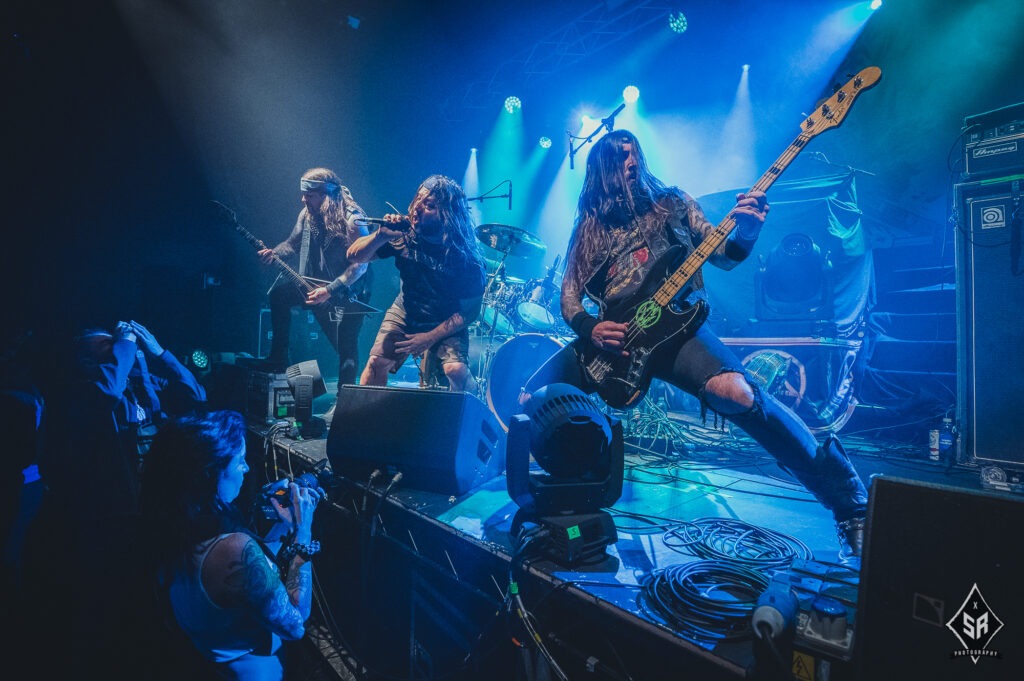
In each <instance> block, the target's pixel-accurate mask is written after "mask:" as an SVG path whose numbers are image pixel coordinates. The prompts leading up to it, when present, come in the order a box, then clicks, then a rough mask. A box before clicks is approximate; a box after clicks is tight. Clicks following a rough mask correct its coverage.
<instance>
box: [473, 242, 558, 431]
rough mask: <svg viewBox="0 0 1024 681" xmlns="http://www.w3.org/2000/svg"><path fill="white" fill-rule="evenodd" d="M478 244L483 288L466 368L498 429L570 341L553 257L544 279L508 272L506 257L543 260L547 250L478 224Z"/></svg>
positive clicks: (533, 243) (556, 262)
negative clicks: (536, 374)
mask: <svg viewBox="0 0 1024 681" xmlns="http://www.w3.org/2000/svg"><path fill="white" fill-rule="evenodd" d="M476 236H477V239H479V241H480V242H481V243H482V244H483V245H484V246H485V247H486V249H485V256H491V255H493V256H494V257H487V258H486V261H487V285H486V287H485V289H484V296H483V306H482V308H481V310H480V316H479V318H478V319H477V321H476V322H475V323H474V324H473V325H472V327H470V369H471V370H472V371H473V375H474V376H475V377H476V379H477V383H478V385H479V386H480V389H481V393H482V395H481V396H482V397H484V398H485V399H486V402H487V405H488V406H489V407H490V409H491V411H493V412H494V414H495V416H497V418H498V421H499V422H500V423H501V426H502V427H503V428H505V429H507V428H508V423H509V420H510V418H511V416H512V415H513V414H515V413H516V411H517V409H518V406H519V404H518V399H519V393H520V390H521V388H522V386H523V385H525V383H526V381H527V379H529V378H530V376H532V375H533V373H534V372H535V371H536V370H537V369H539V368H540V367H541V365H542V364H544V362H546V361H547V360H548V359H549V358H550V357H551V356H552V355H554V354H555V352H557V351H558V350H559V349H560V348H561V347H563V346H564V345H565V343H566V342H567V339H568V338H570V337H571V336H572V332H571V331H570V330H569V327H568V326H567V325H566V324H565V322H564V321H562V315H561V311H560V301H561V296H560V291H561V276H560V273H559V272H558V258H557V257H556V258H555V262H554V264H553V265H551V266H550V267H548V268H547V272H546V274H545V276H543V277H541V278H538V279H529V280H526V279H522V278H520V277H516V276H513V275H511V274H509V273H508V258H509V257H510V256H511V257H513V258H517V259H525V260H535V259H536V258H542V257H543V256H544V254H545V253H546V252H547V246H546V245H545V244H544V242H543V241H541V240H540V238H538V237H537V236H535V235H533V234H530V233H529V232H527V231H525V230H523V229H520V228H518V227H512V226H510V225H500V224H483V225H480V226H478V227H477V228H476Z"/></svg>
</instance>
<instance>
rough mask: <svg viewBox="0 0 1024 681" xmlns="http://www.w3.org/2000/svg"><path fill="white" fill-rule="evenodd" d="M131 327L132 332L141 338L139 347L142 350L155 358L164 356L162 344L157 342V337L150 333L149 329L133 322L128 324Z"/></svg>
mask: <svg viewBox="0 0 1024 681" xmlns="http://www.w3.org/2000/svg"><path fill="white" fill-rule="evenodd" d="M128 324H129V325H131V328H132V331H134V332H135V335H136V336H138V337H139V341H138V342H139V345H140V346H142V349H143V350H145V351H146V352H148V353H149V354H150V355H152V356H153V357H159V356H160V355H162V354H164V349H163V348H162V347H160V343H158V342H157V340H156V336H154V335H153V334H152V333H150V332H149V329H147V328H146V327H144V326H143V325H142V324H139V323H138V322H137V321H135V320H132V321H130V322H128Z"/></svg>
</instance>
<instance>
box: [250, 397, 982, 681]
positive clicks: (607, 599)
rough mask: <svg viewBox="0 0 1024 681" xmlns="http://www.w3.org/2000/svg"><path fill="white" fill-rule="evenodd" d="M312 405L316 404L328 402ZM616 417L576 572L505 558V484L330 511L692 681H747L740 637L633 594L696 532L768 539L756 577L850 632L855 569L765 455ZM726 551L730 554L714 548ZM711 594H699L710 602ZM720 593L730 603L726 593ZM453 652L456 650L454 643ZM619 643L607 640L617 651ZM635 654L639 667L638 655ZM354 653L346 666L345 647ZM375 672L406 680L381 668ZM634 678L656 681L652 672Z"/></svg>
mask: <svg viewBox="0 0 1024 681" xmlns="http://www.w3.org/2000/svg"><path fill="white" fill-rule="evenodd" d="M332 394H333V391H329V392H328V395H332ZM320 403H321V402H318V406H319V404H320ZM323 404H326V405H327V406H329V404H330V402H329V401H325V402H323ZM623 419H624V420H623V423H624V425H625V430H626V435H627V440H626V451H625V473H624V483H623V491H622V495H621V497H620V498H619V500H618V501H617V502H616V503H615V504H614V505H613V506H612V507H611V508H610V509H608V510H609V512H610V513H611V515H612V517H613V519H614V524H615V527H616V531H617V534H618V540H617V542H616V543H614V544H612V545H610V546H608V547H607V550H606V553H605V555H603V556H599V557H598V558H597V559H595V560H592V561H589V562H587V563H586V564H581V565H574V566H572V567H568V566H566V565H565V564H560V563H559V562H556V561H551V560H550V559H549V557H547V556H538V555H531V556H526V557H524V556H521V555H519V554H517V549H516V541H515V537H514V536H513V535H512V531H513V522H514V519H515V516H516V512H517V510H518V509H517V506H516V505H515V504H514V503H513V502H512V501H511V499H510V497H509V494H508V491H507V489H506V480H505V476H504V475H499V476H498V477H496V478H494V479H492V480H490V481H488V482H486V483H485V484H483V485H481V486H479V487H477V488H475V489H473V490H471V491H469V492H468V493H466V494H463V495H460V496H451V495H445V494H439V493H436V492H430V491H422V490H416V489H411V488H409V487H408V486H404V485H403V484H402V483H399V484H397V485H395V486H394V487H393V488H392V489H391V491H390V492H389V494H388V495H387V498H386V500H384V501H383V502H380V499H379V497H380V492H381V488H382V485H379V484H378V485H376V486H371V488H370V489H369V491H368V490H367V485H366V481H365V480H347V481H344V483H343V487H344V491H343V492H340V493H338V494H337V498H336V499H335V503H336V504H337V505H338V507H339V510H340V511H342V512H343V513H346V514H348V515H349V516H351V517H353V518H361V520H360V522H362V523H363V524H364V525H365V524H366V522H367V521H366V519H367V517H368V514H367V512H366V508H367V500H369V509H370V512H371V514H372V515H374V517H375V519H374V520H372V521H370V522H371V523H372V524H373V525H374V527H375V529H374V530H373V532H375V533H376V536H386V537H388V538H390V539H391V540H393V541H396V542H398V543H399V544H401V545H402V546H403V549H404V551H405V552H406V553H407V554H412V555H414V556H415V557H416V559H417V560H421V559H422V560H426V561H429V562H431V563H433V564H435V565H434V568H436V569H438V570H440V571H441V572H442V573H447V575H448V577H450V578H451V579H452V580H453V584H457V585H460V588H461V587H463V586H465V587H467V588H471V589H472V590H473V591H474V592H475V593H476V594H477V595H480V596H482V597H483V598H485V599H491V600H492V601H493V604H498V603H501V602H502V601H503V600H505V597H506V596H507V594H508V591H507V589H508V584H509V576H508V566H509V565H510V564H512V565H515V567H516V568H517V569H521V570H522V573H523V575H524V578H526V577H528V578H530V579H532V580H533V581H534V582H535V586H534V588H533V589H532V590H531V593H532V594H533V597H534V598H539V600H541V601H544V600H545V599H546V598H547V596H546V595H544V594H549V593H551V592H555V591H557V592H561V593H564V594H567V595H571V596H572V597H573V598H575V599H576V603H578V604H583V603H585V604H586V605H587V607H588V608H591V609H593V608H596V609H597V610H599V611H600V617H601V618H603V619H605V620H606V621H607V626H606V627H605V628H606V629H607V631H616V630H618V631H625V630H630V631H631V632H632V633H631V636H630V637H629V639H630V640H632V641H635V640H639V639H644V638H649V639H652V640H653V639H658V645H660V646H661V647H662V648H665V647H666V646H667V648H668V649H671V650H672V651H673V654H678V656H679V658H678V659H679V660H680V661H681V663H689V662H690V661H693V662H695V663H696V662H700V663H701V664H702V667H706V671H705V674H708V676H705V677H704V678H742V677H746V676H750V675H751V670H752V669H753V665H754V663H755V657H756V655H755V650H754V645H753V641H752V638H751V637H750V636H749V632H748V635H743V634H737V633H736V631H734V630H732V629H730V627H731V624H730V623H728V622H726V623H725V624H723V630H722V631H721V632H715V631H714V630H713V629H714V627H711V630H710V631H709V630H708V629H707V622H706V621H705V622H698V623H697V624H693V623H691V622H688V621H686V617H687V614H686V612H683V613H682V614H681V615H680V617H681V619H679V620H677V619H674V617H673V616H672V615H671V613H670V615H669V616H664V615H663V612H664V611H661V610H658V609H657V608H656V607H653V606H652V604H653V603H654V601H652V600H651V598H650V597H645V595H644V594H645V591H646V592H647V593H648V594H650V593H651V588H652V587H650V586H648V587H645V584H647V585H650V584H651V583H652V580H654V579H655V578H656V577H657V576H662V577H664V576H668V575H671V574H673V571H675V570H678V569H679V568H680V567H681V566H685V565H690V566H691V567H695V568H696V567H697V563H698V562H699V561H705V562H706V561H707V558H708V556H707V554H706V552H704V553H702V552H701V551H700V550H695V547H694V544H695V543H699V542H696V541H695V537H697V536H698V535H700V534H704V535H708V534H709V533H710V534H715V533H720V534H719V536H720V537H724V539H714V538H713V537H712V538H711V539H709V540H708V545H709V546H710V547H711V549H712V550H722V551H724V552H726V553H728V552H730V551H732V552H733V553H735V554H736V555H738V556H739V557H741V558H750V559H751V564H753V565H754V566H755V567H756V566H758V561H759V560H760V558H759V557H751V556H750V551H755V552H756V551H758V550H761V549H762V548H763V545H762V544H759V543H758V542H759V541H763V540H764V539H765V538H764V537H763V536H760V537H759V534H760V531H761V530H765V531H768V534H769V535H770V536H769V539H770V540H771V541H772V542H778V544H777V545H773V546H772V547H771V550H772V551H781V553H782V557H781V561H782V562H783V563H785V564H786V566H787V567H784V568H775V567H772V568H770V569H766V570H763V573H764V574H766V575H773V574H778V575H781V577H777V578H779V579H787V580H790V582H792V583H794V584H797V583H799V585H800V588H804V587H806V590H807V594H799V595H800V596H801V607H804V606H806V605H807V603H806V602H805V599H804V596H805V595H806V596H807V598H813V597H814V595H815V594H818V595H821V594H826V595H829V596H831V597H835V598H838V599H839V600H840V601H842V602H843V603H844V604H845V605H846V607H847V608H848V609H849V619H850V622H849V630H850V631H851V632H852V630H853V624H854V622H855V610H856V598H857V596H856V585H857V579H858V575H857V571H856V569H855V568H854V569H851V568H850V567H848V566H841V565H839V564H838V562H837V560H838V556H837V549H838V544H837V539H836V532H835V527H834V523H833V520H832V518H831V514H830V513H829V512H828V511H826V510H825V509H824V508H823V507H822V506H821V505H820V504H818V503H817V502H816V501H815V500H814V499H813V497H812V496H811V495H810V494H809V493H808V492H807V491H805V490H804V489H803V488H802V486H800V485H799V484H798V483H796V482H795V481H794V480H793V479H792V478H791V477H790V476H789V475H788V474H787V473H785V472H784V471H783V470H782V469H780V468H779V467H778V466H777V465H776V464H775V463H774V460H773V459H772V458H771V457H770V456H768V455H767V454H766V453H765V452H764V451H763V450H762V449H760V447H758V446H757V445H756V444H754V443H753V442H752V441H751V440H749V439H748V438H746V437H745V436H744V435H742V434H741V433H739V432H732V431H731V430H729V429H728V428H727V427H726V428H714V427H710V426H711V423H710V419H709V420H708V422H707V423H703V422H701V420H700V418H699V415H697V414H695V413H689V412H669V411H661V410H660V408H659V407H657V406H655V405H648V406H647V407H646V408H644V409H638V410H636V411H635V412H632V413H630V414H626V415H623ZM253 430H254V432H256V433H257V434H260V435H262V436H263V437H264V438H265V439H267V435H266V429H265V428H263V427H261V426H254V427H253ZM267 444H268V445H272V446H271V447H269V449H268V451H273V452H274V454H275V456H274V464H275V465H276V468H277V470H278V471H279V472H282V473H287V472H289V471H290V472H292V473H293V474H297V473H299V472H301V471H304V470H308V469H309V468H310V467H314V466H317V465H318V464H319V465H321V466H323V465H324V464H323V463H322V462H323V461H324V459H326V457H327V454H326V437H324V438H317V439H311V440H298V439H292V438H290V437H288V436H287V435H283V436H282V435H277V436H275V437H273V438H272V442H271V441H269V440H268V442H267ZM844 445H845V447H846V449H847V451H848V453H849V454H850V456H851V459H852V460H853V462H854V465H855V466H856V467H857V469H858V472H859V473H860V475H861V476H862V478H864V480H865V483H869V482H870V478H871V477H872V476H874V475H877V474H886V475H896V476H899V477H904V478H912V479H919V480H923V481H928V482H940V483H942V484H946V485H953V486H958V487H964V488H969V489H978V488H979V487H980V485H979V483H978V473H977V470H976V469H970V468H966V467H958V466H954V467H940V466H938V465H936V464H933V463H931V462H929V461H928V460H927V458H926V457H925V456H922V455H921V453H919V452H916V451H914V450H913V449H910V448H908V447H907V446H906V445H901V444H895V443H884V442H878V441H868V440H864V439H861V438H856V437H850V438H844ZM378 502H380V503H378ZM360 507H362V508H360ZM361 511H362V512H361ZM375 511H376V512H375ZM709 528H710V529H709ZM364 530H365V527H364ZM364 540H365V534H364ZM730 542H732V543H733V545H732V546H723V544H729V543H730ZM716 543H717V546H716ZM428 545H429V546H428ZM780 546H781V548H779V547H780ZM349 553H352V552H349ZM428 554H432V556H433V557H428ZM474 556H475V558H474ZM713 557H714V556H713ZM474 560H478V561H481V563H488V564H489V566H485V567H483V568H482V570H477V569H476V567H474V566H473V565H471V564H470V563H471V562H472V561H474ZM725 562H728V561H725ZM769 562H770V557H769ZM701 565H703V563H701ZM794 566H796V570H795V571H794ZM477 572H479V573H480V574H476V573H477ZM469 575H473V576H472V577H470V576H469ZM364 578H365V577H364ZM698 581H699V580H698ZM758 588H759V589H760V588H763V585H760V586H759V587H758ZM444 591H445V589H444V588H442V589H441V592H444ZM799 591H800V589H798V592H799ZM538 594H540V595H539V596H538ZM705 595H707V594H705ZM715 598H717V597H716V596H713V595H712V596H710V599H711V600H712V601H714V600H715ZM726 598H727V600H732V599H738V600H742V598H743V597H742V594H741V595H739V596H737V595H736V594H735V593H733V594H731V595H729V596H727V597H726ZM755 598H756V595H755ZM414 600H415V599H414ZM570 601H571V599H570ZM535 602H536V601H535ZM493 604H492V606H493ZM527 605H529V604H527ZM403 607H407V606H403ZM563 607H564V608H566V609H567V612H569V613H570V614H569V615H568V616H565V612H566V611H563V617H561V618H558V617H554V616H553V621H554V620H559V621H560V622H561V624H562V626H563V628H564V626H565V620H566V617H568V620H570V621H571V619H572V616H571V610H572V608H573V607H576V606H574V605H573V604H572V602H570V603H569V604H568V605H565V606H563ZM684 610H685V608H684ZM713 619H714V617H712V620H713ZM537 626H538V628H541V629H543V628H544V626H545V623H544V622H543V621H540V622H539V623H538V625H537ZM569 626H570V628H571V625H569ZM602 626H604V625H602ZM470 628H472V627H471V626H470ZM720 634H721V635H720ZM604 635H609V634H607V632H605V634H604ZM851 635H852V634H851ZM551 637H552V638H551V640H552V641H553V642H554V643H550V642H549V645H553V646H554V647H555V648H559V646H560V648H559V649H561V650H563V651H575V652H574V653H566V652H563V653H558V652H556V653H555V657H556V659H557V658H560V657H561V659H563V660H565V659H567V658H568V662H567V663H568V664H571V663H572V659H573V658H574V657H575V658H579V659H580V660H585V659H587V658H588V657H593V655H592V654H591V653H590V651H587V650H582V651H581V650H579V646H580V645H584V644H579V643H576V644H574V643H573V642H572V641H568V640H567V639H566V637H564V636H563V637H562V638H559V637H558V636H555V635H554V634H551ZM413 638H415V637H413ZM848 643H849V642H848V641H847V642H846V643H841V644H839V645H838V647H837V646H834V645H832V646H831V647H830V644H828V643H827V642H826V644H825V645H823V646H819V647H818V649H817V650H815V649H814V647H813V646H812V647H811V649H809V650H808V651H807V652H806V658H805V662H804V663H803V664H806V665H807V666H808V668H811V667H813V666H815V665H821V664H822V663H824V664H825V665H826V666H831V668H832V678H833V679H843V678H852V676H851V674H852V671H851V666H850V664H851V663H850V662H849V659H848V658H849V655H850V654H851V648H850V647H849V645H848ZM463 645H464V646H465V647H468V644H467V643H465V642H464V643H463ZM626 645H627V644H626V643H620V647H625V646H626ZM353 647H356V648H358V645H355V646H353ZM795 648H796V649H797V653H796V655H797V657H796V658H794V659H796V660H800V659H804V658H800V655H801V654H802V653H800V651H799V648H800V645H799V641H798V643H797V644H796V645H795ZM645 650H646V648H645ZM819 653H820V654H819ZM605 655H607V652H606V653H605ZM637 655H639V656H640V659H646V658H644V657H643V653H637ZM355 656H356V657H359V652H358V650H357V651H355ZM408 664H409V666H410V667H411V666H412V665H413V663H412V662H409V663H408ZM635 664H638V663H637V662H635V659H634V658H631V656H630V654H629V652H628V651H626V652H621V651H620V652H617V653H616V660H615V661H614V663H612V662H609V663H608V665H609V666H608V670H609V671H608V672H607V673H608V678H630V676H631V675H632V674H633V673H635V672H636V671H637V670H636V669H631V667H632V666H634V665H635ZM639 664H641V665H642V664H643V663H642V662H641V663H639ZM794 664H797V663H796V662H795V663H794ZM669 672H670V670H668V669H666V670H665V678H668V677H670V676H672V674H671V673H669ZM388 673H390V674H395V673H398V674H399V675H401V674H402V673H405V672H404V671H401V670H394V669H392V670H390V671H389V672H388ZM409 673H411V672H409ZM385 675H386V674H385ZM644 676H645V677H649V678H661V676H660V674H653V675H649V674H645V675H644ZM371 677H372V675H371ZM570 678H572V675H570ZM815 678H817V677H815Z"/></svg>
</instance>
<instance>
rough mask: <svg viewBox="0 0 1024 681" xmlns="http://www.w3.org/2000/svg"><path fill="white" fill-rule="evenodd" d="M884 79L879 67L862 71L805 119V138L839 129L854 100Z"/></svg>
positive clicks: (803, 126) (871, 67) (802, 125)
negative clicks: (830, 129)
mask: <svg viewBox="0 0 1024 681" xmlns="http://www.w3.org/2000/svg"><path fill="white" fill-rule="evenodd" d="M881 78H882V69H880V68H878V67H877V66H869V67H867V68H866V69H863V70H861V72H860V73H858V74H857V75H856V76H854V77H853V78H851V79H850V80H849V82H847V83H846V85H844V86H842V87H841V88H839V89H838V90H836V92H835V94H833V95H832V96H831V97H829V98H828V99H827V100H825V101H824V102H823V103H822V104H820V105H819V106H818V107H817V108H816V109H815V110H814V113H812V114H811V115H810V116H808V117H807V118H806V119H804V122H803V123H802V124H801V127H802V128H803V131H804V134H805V136H807V137H808V138H810V137H814V136H815V135H819V134H821V133H822V132H824V131H826V130H828V129H829V128H835V127H838V126H839V124H840V123H842V122H843V119H844V118H846V114H847V112H848V111H849V110H850V107H851V106H853V102H854V100H856V99H857V95H859V94H860V93H861V92H863V91H864V90H867V89H869V88H871V87H874V85H875V84H876V83H878V81H879V80H880V79H881Z"/></svg>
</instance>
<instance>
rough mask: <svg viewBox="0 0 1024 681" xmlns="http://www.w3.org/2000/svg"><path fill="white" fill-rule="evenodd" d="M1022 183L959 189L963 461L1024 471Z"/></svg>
mask: <svg viewBox="0 0 1024 681" xmlns="http://www.w3.org/2000/svg"><path fill="white" fill-rule="evenodd" d="M1022 180H1024V176H1018V177H1016V178H1006V179H1004V180H1000V181H996V180H993V181H987V182H972V183H965V184H959V185H956V187H955V188H954V189H955V194H956V205H957V209H958V212H959V220H958V222H959V225H958V231H957V235H956V249H957V271H956V275H957V287H956V288H957V392H958V398H959V399H958V401H957V409H958V421H959V423H960V430H961V433H960V440H959V448H960V458H961V460H964V461H977V462H993V463H1000V464H1007V465H1012V464H1016V465H1020V464H1024V442H1022V440H1021V437H1020V431H1019V430H1018V428H1019V426H1020V415H1021V408H1020V400H1021V398H1022V396H1024V353H1022V352H1021V348H1022V347H1024V313H1022V311H1024V255H1022V253H1021V249H1022V243H1021V239H1022V236H1024V235H1022V233H1021V232H1022V229H1024V225H1022V221H1024V199H1022V197H1021V195H1020V188H1021V185H1024V181H1022Z"/></svg>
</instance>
